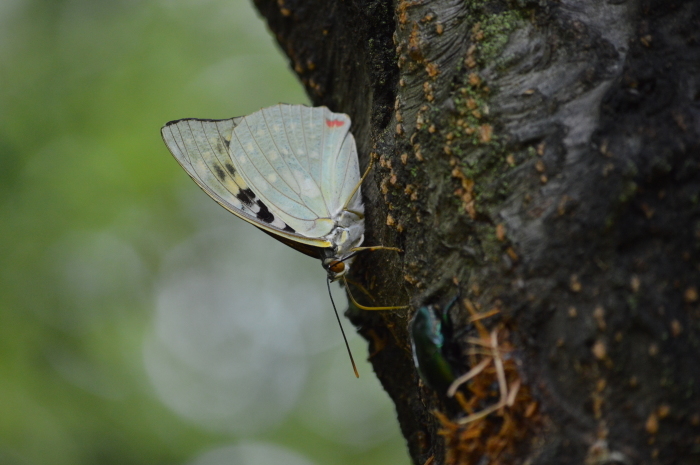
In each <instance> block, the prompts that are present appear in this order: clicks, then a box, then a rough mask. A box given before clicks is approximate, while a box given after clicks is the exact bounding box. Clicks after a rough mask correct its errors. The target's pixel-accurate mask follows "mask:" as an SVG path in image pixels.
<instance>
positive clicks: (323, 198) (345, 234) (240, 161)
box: [161, 104, 364, 281]
mask: <svg viewBox="0 0 700 465" xmlns="http://www.w3.org/2000/svg"><path fill="white" fill-rule="evenodd" d="M349 129H350V118H349V117H348V116H347V115H345V114H342V113H333V112H331V111H330V110H328V109H327V108H326V107H316V108H310V107H306V106H304V105H284V104H280V105H275V106H273V107H269V108H264V109H262V110H259V111H257V112H255V113H253V114H251V115H248V116H243V117H236V118H230V119H225V120H204V119H181V120H177V121H171V122H169V123H167V124H166V125H165V126H164V127H163V128H162V130H161V133H162V136H163V140H164V142H165V144H166V145H167V147H168V149H169V150H170V152H171V153H172V154H173V155H174V156H175V158H176V159H177V161H178V162H179V163H180V165H181V166H182V167H183V168H184V169H185V171H186V172H187V173H188V174H189V175H190V177H191V178H192V179H193V180H194V181H195V182H196V183H197V184H198V185H199V186H200V187H201V188H202V189H203V190H204V191H205V192H206V193H207V194H208V195H209V196H210V197H212V198H213V199H214V200H216V201H217V202H218V203H219V204H220V205H221V206H223V207H224V208H226V209H227V210H228V211H230V212H231V213H233V214H234V215H236V216H238V217H239V218H241V219H243V220H245V221H247V222H249V223H251V224H253V225H254V226H256V227H258V228H260V229H261V230H263V231H264V232H266V233H267V234H269V235H271V236H273V237H274V238H275V239H277V240H279V241H281V242H283V243H285V244H287V245H289V246H290V247H293V248H295V249H296V250H298V251H300V252H302V253H304V254H306V255H310V256H313V257H316V258H320V259H321V260H322V265H323V267H324V268H325V269H326V271H327V272H328V277H329V279H330V280H332V281H334V280H336V279H338V278H339V277H341V276H343V275H344V274H345V273H347V271H348V269H349V266H348V265H349V264H350V261H351V260H352V258H351V254H353V252H352V251H353V249H355V248H357V247H359V246H360V245H361V244H362V241H363V239H364V205H363V204H362V199H361V193H360V188H359V187H358V186H359V182H360V169H359V161H358V157H357V149H356V146H355V140H354V138H353V136H352V134H351V133H350V132H349Z"/></svg>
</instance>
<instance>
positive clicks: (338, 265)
mask: <svg viewBox="0 0 700 465" xmlns="http://www.w3.org/2000/svg"><path fill="white" fill-rule="evenodd" d="M328 269H329V270H331V271H332V272H333V273H342V272H343V271H345V263H343V262H339V261H337V260H336V261H333V262H331V263H330V265H328Z"/></svg>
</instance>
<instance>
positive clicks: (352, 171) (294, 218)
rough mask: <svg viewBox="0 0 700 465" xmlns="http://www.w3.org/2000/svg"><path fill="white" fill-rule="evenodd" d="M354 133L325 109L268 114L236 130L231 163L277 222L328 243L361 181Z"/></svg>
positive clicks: (276, 109)
mask: <svg viewBox="0 0 700 465" xmlns="http://www.w3.org/2000/svg"><path fill="white" fill-rule="evenodd" d="M349 127H350V120H349V118H348V117H347V116H346V115H344V114H337V113H332V112H330V111H329V110H328V109H327V108H325V107H319V108H309V107H306V106H303V105H276V106H273V107H270V108H265V109H263V110H260V111H258V112H255V113H253V114H251V115H249V116H246V117H244V118H243V119H242V121H241V123H240V124H239V125H238V126H236V127H235V128H234V130H233V138H232V141H231V146H230V150H231V154H232V159H233V160H234V161H235V162H236V163H237V167H239V168H240V170H241V175H242V177H243V178H244V179H245V181H246V183H247V184H248V185H249V186H250V187H251V189H252V190H253V191H255V192H256V193H257V195H258V196H259V197H260V199H261V200H262V201H263V202H265V203H266V204H267V205H269V207H270V210H271V211H273V212H274V214H275V215H276V216H279V218H280V219H282V220H283V221H285V223H286V224H288V225H290V226H291V227H293V228H294V229H295V230H296V231H297V232H299V233H300V234H302V235H304V236H306V237H323V236H325V235H327V234H328V233H330V231H331V230H332V229H333V227H334V225H335V222H334V220H335V218H336V216H337V215H338V214H339V213H340V210H341V208H342V206H343V204H344V203H345V201H346V200H347V197H348V195H349V194H350V192H351V191H352V189H353V188H354V187H355V185H356V184H357V181H358V180H359V167H358V165H357V152H356V150H355V144H354V139H353V137H352V135H351V134H350V133H349V131H348V130H349ZM339 162H341V163H342V166H341V167H338V163H339ZM339 182H340V183H341V184H340V185H339V184H338V183H339ZM342 183H345V184H342ZM347 184H352V185H351V186H350V187H349V188H345V187H344V186H345V185H347ZM340 197H342V199H341V198H340ZM358 198H359V196H358ZM360 208H361V207H360Z"/></svg>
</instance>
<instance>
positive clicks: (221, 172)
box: [214, 165, 226, 181]
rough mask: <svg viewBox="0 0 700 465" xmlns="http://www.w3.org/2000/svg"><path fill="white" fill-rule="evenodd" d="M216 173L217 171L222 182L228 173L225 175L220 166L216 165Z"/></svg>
mask: <svg viewBox="0 0 700 465" xmlns="http://www.w3.org/2000/svg"><path fill="white" fill-rule="evenodd" d="M214 171H216V177H218V178H219V180H220V181H223V180H224V179H226V173H224V170H222V169H221V167H220V166H219V165H214Z"/></svg>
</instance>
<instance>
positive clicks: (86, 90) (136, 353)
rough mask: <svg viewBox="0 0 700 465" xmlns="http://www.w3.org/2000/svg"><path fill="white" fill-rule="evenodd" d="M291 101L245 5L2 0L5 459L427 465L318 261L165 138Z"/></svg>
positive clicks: (261, 28) (294, 93)
mask: <svg viewBox="0 0 700 465" xmlns="http://www.w3.org/2000/svg"><path fill="white" fill-rule="evenodd" d="M278 102H288V103H306V102H307V99H306V97H305V95H304V94H303V91H302V89H301V86H300V85H299V83H298V82H297V81H296V79H295V77H294V76H293V75H292V73H291V72H290V71H289V69H288V66H287V63H286V60H285V59H284V58H283V57H282V55H281V53H280V52H279V50H278V49H277V48H276V46H275V45H274V43H273V40H272V38H271V36H270V34H269V33H268V32H267V30H266V28H265V25H264V23H263V22H262V21H261V20H260V19H259V18H258V17H257V16H256V14H255V12H254V10H253V8H252V6H251V5H250V4H249V3H248V2H247V1H245V0H152V1H137V0H111V1H105V0H102V1H98V0H62V1H48V0H41V1H39V0H2V1H0V265H1V266H0V464H12V465H14V464H52V465H61V464H71V465H78V464H120V465H124V464H166V463H167V464H197V465H218V464H246V465H247V464H268V463H269V464H280V463H283V464H291V465H308V464H319V465H320V464H344V463H347V464H370V465H371V464H387V463H408V462H409V460H408V457H407V454H406V452H405V450H404V441H403V439H402V438H401V436H400V434H399V430H398V425H397V423H396V420H395V414H394V409H393V405H392V404H391V402H390V400H389V398H388V396H387V395H386V394H385V392H384V391H383V390H382V388H381V386H380V385H379V383H378V382H377V380H376V378H375V377H374V374H373V373H372V371H371V367H370V366H369V364H367V363H361V365H360V367H359V368H360V371H361V375H362V376H361V378H360V380H356V379H355V378H354V376H353V374H352V370H351V368H350V364H349V362H348V360H347V355H346V354H345V353H344V348H343V346H342V340H341V339H340V333H339V330H338V328H337V326H336V324H335V321H334V317H333V314H332V309H331V307H330V302H329V301H328V296H327V294H326V290H325V282H324V278H325V273H324V272H323V270H322V268H321V266H320V264H319V263H318V262H317V261H315V260H312V259H310V258H308V257H305V256H302V255H301V254H298V253H297V252H295V251H293V250H291V249H288V248H287V247H285V246H284V245H282V244H279V243H277V242H276V241H274V240H273V239H271V238H269V237H267V236H266V235H264V234H262V233H260V232H259V231H257V230H256V229H255V228H253V227H252V226H250V225H247V224H245V223H244V222H242V221H240V220H238V219H236V218H234V217H233V216H232V215H231V214H229V213H227V212H226V211H225V210H224V209H222V208H220V207H219V206H218V205H216V204H215V203H214V202H213V201H212V200H210V199H209V198H208V197H207V196H206V195H205V194H204V193H203V192H201V191H200V190H199V189H198V188H197V187H196V185H195V184H194V183H193V182H192V181H191V180H190V179H189V178H188V177H187V175H186V174H185V172H184V171H183V170H181V168H180V167H179V166H178V165H177V163H176V162H175V160H174V159H173V158H172V156H171V155H170V154H169V153H168V151H167V149H166V148H165V146H164V144H163V142H162V141H161V138H160V134H159V129H160V127H161V126H162V125H163V123H165V122H167V121H169V120H173V119H179V118H184V117H202V118H227V117H232V116H238V115H244V114H248V113H251V112H253V111H255V110H257V109H259V108H261V107H265V106H269V105H273V104H276V103H278ZM334 292H335V295H336V299H337V301H339V302H340V303H341V307H342V306H343V304H344V299H343V297H342V295H341V293H340V292H339V290H338V289H336V290H335V291H334ZM345 324H346V327H347V328H348V329H350V333H354V332H353V331H352V330H351V328H350V326H349V324H348V322H347V321H345ZM351 345H352V347H353V349H354V351H355V356H356V358H357V359H359V360H364V359H366V357H367V350H366V346H365V344H364V342H363V341H362V340H360V339H359V338H358V337H357V336H356V335H354V334H353V335H352V337H351Z"/></svg>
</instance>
